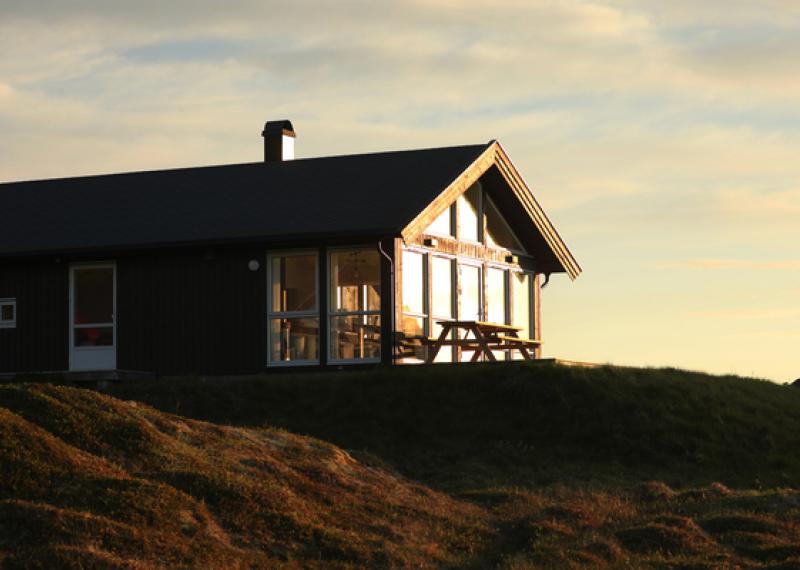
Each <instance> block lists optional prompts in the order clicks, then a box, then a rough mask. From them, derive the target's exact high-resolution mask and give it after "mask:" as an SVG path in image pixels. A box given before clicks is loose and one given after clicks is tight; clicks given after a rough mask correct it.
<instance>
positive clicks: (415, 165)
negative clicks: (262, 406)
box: [0, 144, 487, 256]
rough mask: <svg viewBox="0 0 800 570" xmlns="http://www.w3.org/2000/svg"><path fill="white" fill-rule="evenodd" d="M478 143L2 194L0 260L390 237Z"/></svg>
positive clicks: (75, 181)
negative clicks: (154, 248) (151, 248)
mask: <svg viewBox="0 0 800 570" xmlns="http://www.w3.org/2000/svg"><path fill="white" fill-rule="evenodd" d="M486 148H487V145H486V144H481V145H470V146H457V147H447V148H434V149H421V150H409V151H396V152H382V153H373V154H357V155H347V156H332V157H323V158H307V159H299V160H291V161H285V162H258V163H249V164H233V165H224V166H206V167H199V168H183V169H176V170H156V171H149V172H132V173H126V174H110V175H102V176H84V177H78V178H60V179H53V180H40V181H30V182H13V183H6V184H0V255H3V256H8V255H24V254H37V253H48V252H50V253H55V252H70V251H85V250H98V249H128V248H136V247H147V246H155V245H173V244H174V245H179V244H198V243H219V242H234V241H262V240H263V241H273V240H274V241H286V240H289V239H293V238H296V237H297V238H300V237H318V236H319V237H326V236H331V237H334V236H351V235H352V236H358V235H363V236H367V235H377V236H386V237H388V236H390V235H397V234H398V233H399V232H400V230H402V229H403V228H404V227H405V226H406V225H407V224H408V223H409V222H410V221H411V220H413V219H414V217H416V216H417V215H418V214H419V213H420V212H421V211H422V210H423V209H425V207H426V206H427V205H428V204H429V203H430V202H431V201H432V200H433V199H434V198H435V197H436V196H437V195H438V194H439V193H440V192H442V190H444V189H445V188H446V187H447V186H448V185H449V184H450V183H451V182H453V181H454V180H455V179H456V178H457V177H458V176H459V175H460V174H461V173H462V172H463V171H464V170H465V169H466V168H467V167H468V166H469V165H470V164H471V163H472V162H473V161H474V160H475V159H476V158H477V157H478V156H479V155H480V153H481V152H483V151H484V150H485V149H486Z"/></svg>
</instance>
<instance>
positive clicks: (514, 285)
mask: <svg viewBox="0 0 800 570" xmlns="http://www.w3.org/2000/svg"><path fill="white" fill-rule="evenodd" d="M510 281H511V324H512V325H515V326H518V327H521V328H522V330H521V331H520V333H519V334H520V336H522V337H528V338H533V330H532V328H533V327H531V323H532V319H531V275H530V273H523V272H519V271H512V272H511V276H510ZM513 353H514V354H513V357H514V358H515V359H519V358H522V355H521V354H518V351H516V350H515V351H513Z"/></svg>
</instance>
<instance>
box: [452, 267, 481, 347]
mask: <svg viewBox="0 0 800 570" xmlns="http://www.w3.org/2000/svg"><path fill="white" fill-rule="evenodd" d="M481 273H482V268H481V266H480V265H466V264H463V263H459V264H458V304H459V307H458V309H459V310H458V319H459V320H461V321H482V320H483V294H482V288H483V280H482V279H481ZM470 358H472V353H469V352H466V353H465V352H462V353H461V360H462V361H466V360H469V359H470Z"/></svg>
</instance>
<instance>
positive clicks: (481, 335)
mask: <svg viewBox="0 0 800 570" xmlns="http://www.w3.org/2000/svg"><path fill="white" fill-rule="evenodd" d="M436 323H437V324H438V325H440V326H441V327H442V332H441V333H440V334H439V336H438V337H437V338H435V339H433V338H427V339H424V340H422V342H423V343H425V344H427V345H428V356H427V358H426V359H425V362H426V363H427V364H430V363H432V362H433V361H434V359H435V358H436V355H437V354H439V350H441V348H442V347H443V346H455V347H456V351H457V353H458V354H457V360H461V358H460V356H461V352H462V351H473V354H472V358H471V359H470V362H477V361H478V359H479V358H480V357H481V355H482V354H485V355H486V357H487V358H488V359H489V360H491V361H496V360H497V358H496V357H495V355H494V352H493V351H494V350H508V349H511V350H519V352H520V354H522V357H523V358H524V359H525V360H533V359H534V358H535V356H536V352H535V350H536V348H537V347H539V346H541V344H542V341H540V340H536V339H530V338H523V337H520V336H519V332H520V331H521V330H522V327H517V326H514V325H504V324H500V323H489V322H485V321H436ZM453 330H455V331H457V334H456V335H455V338H449V337H451V336H452V335H451V332H452V331H453ZM461 330H463V331H465V333H464V336H463V337H462V336H461V334H458V331H461ZM470 333H471V334H472V337H473V338H469V335H470ZM531 349H532V350H533V351H534V352H533V354H531V352H530V351H531Z"/></svg>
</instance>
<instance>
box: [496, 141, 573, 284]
mask: <svg viewBox="0 0 800 570" xmlns="http://www.w3.org/2000/svg"><path fill="white" fill-rule="evenodd" d="M494 149H495V153H496V164H497V167H498V170H500V173H501V174H502V175H503V178H505V180H506V182H508V185H509V186H510V187H511V189H512V190H513V191H514V194H516V196H517V198H519V200H520V202H522V204H523V206H524V207H525V210H526V211H527V212H528V215H529V216H530V218H531V220H532V221H533V223H534V224H536V227H537V228H538V229H539V231H540V232H541V234H542V237H544V239H545V241H546V242H547V245H548V246H549V247H550V250H551V251H552V252H553V253H554V254H555V256H556V258H557V259H558V261H559V262H560V263H561V266H562V267H563V268H564V270H565V271H566V272H567V275H569V276H570V279H573V280H574V279H575V278H577V277H578V275H580V273H581V271H582V270H581V266H580V265H579V264H578V261H577V260H576V259H575V257H574V256H573V255H572V252H570V250H569V248H568V247H567V244H566V243H564V240H563V239H561V236H560V235H559V234H558V231H557V230H556V228H555V226H553V223H552V222H551V221H550V218H548V217H547V214H545V213H544V210H543V209H542V207H541V206H540V205H539V202H537V201H536V198H535V197H534V195H533V192H531V190H530V188H529V187H528V185H527V184H525V181H524V180H523V179H522V175H520V173H519V171H518V170H517V169H516V167H515V166H514V164H513V163H512V162H511V159H510V158H508V155H507V154H506V152H505V150H504V149H503V147H502V146H501V145H500V143H498V142H495V143H494Z"/></svg>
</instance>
